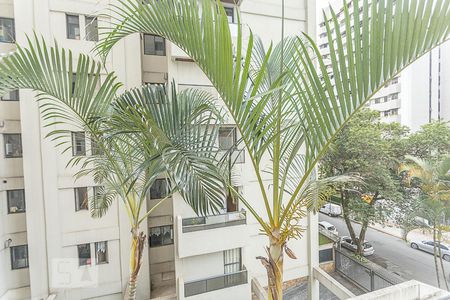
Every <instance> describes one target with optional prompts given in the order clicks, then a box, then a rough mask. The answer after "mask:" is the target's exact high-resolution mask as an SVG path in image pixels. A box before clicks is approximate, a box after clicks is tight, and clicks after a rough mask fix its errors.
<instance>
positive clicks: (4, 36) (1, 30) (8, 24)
mask: <svg viewBox="0 0 450 300" xmlns="http://www.w3.org/2000/svg"><path fill="white" fill-rule="evenodd" d="M15 40H16V36H15V29H14V19H10V18H0V42H3V43H14V42H15Z"/></svg>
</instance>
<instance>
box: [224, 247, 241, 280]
mask: <svg viewBox="0 0 450 300" xmlns="http://www.w3.org/2000/svg"><path fill="white" fill-rule="evenodd" d="M223 265H224V271H225V274H230V273H236V272H239V271H241V248H236V249H230V250H225V251H223Z"/></svg>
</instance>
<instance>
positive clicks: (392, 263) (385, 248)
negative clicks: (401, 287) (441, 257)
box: [319, 214, 450, 287]
mask: <svg viewBox="0 0 450 300" xmlns="http://www.w3.org/2000/svg"><path fill="white" fill-rule="evenodd" d="M319 219H320V220H323V221H327V222H330V223H331V224H333V225H335V226H336V229H337V230H338V232H339V235H340V236H342V235H348V230H347V226H346V225H345V222H344V220H343V219H341V218H332V217H328V216H326V215H323V214H320V216H319ZM354 227H355V229H356V230H357V231H358V232H359V229H360V226H359V224H354ZM366 240H368V241H369V242H370V243H372V245H373V247H374V249H375V254H374V255H372V256H369V257H368V258H369V259H370V260H371V261H373V262H375V263H377V264H378V265H380V266H382V267H384V268H386V269H388V270H389V271H391V272H393V273H396V274H398V275H399V276H401V277H403V278H405V279H407V280H409V279H416V280H418V281H421V282H424V283H427V284H430V285H433V286H436V287H437V279H436V272H435V269H434V259H433V255H431V254H429V253H426V252H423V251H420V250H414V249H412V248H411V247H410V246H409V245H408V244H407V243H405V242H404V241H403V240H402V239H400V238H398V237H395V236H393V235H392V234H387V233H385V232H381V231H379V230H375V229H373V228H368V230H367V234H366ZM444 268H445V272H446V274H447V279H448V274H449V272H450V263H449V262H445V261H444ZM440 276H441V278H442V274H441V275H440Z"/></svg>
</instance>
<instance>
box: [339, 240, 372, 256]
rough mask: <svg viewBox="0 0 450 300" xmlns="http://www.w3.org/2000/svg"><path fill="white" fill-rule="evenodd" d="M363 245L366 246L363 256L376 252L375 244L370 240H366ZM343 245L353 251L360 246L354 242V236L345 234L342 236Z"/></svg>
mask: <svg viewBox="0 0 450 300" xmlns="http://www.w3.org/2000/svg"><path fill="white" fill-rule="evenodd" d="M363 246H364V250H363V253H362V255H363V256H369V255H372V254H373V253H374V252H375V250H374V249H373V246H372V245H371V244H370V243H369V242H368V241H366V240H365V241H364V243H363ZM341 247H344V248H347V249H348V250H350V251H353V252H356V250H357V249H358V246H357V245H356V244H355V243H353V240H352V238H351V237H349V236H343V237H342V238H341Z"/></svg>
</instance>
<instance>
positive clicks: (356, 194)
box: [320, 109, 408, 254]
mask: <svg viewBox="0 0 450 300" xmlns="http://www.w3.org/2000/svg"><path fill="white" fill-rule="evenodd" d="M407 132H408V129H407V128H405V127H403V126H401V125H400V124H398V123H391V124H386V123H383V122H381V121H380V120H379V113H378V112H375V111H371V110H368V109H364V110H362V111H361V112H359V113H357V114H356V115H355V117H354V118H353V119H352V120H350V122H348V123H347V124H346V125H345V126H344V127H343V129H342V131H341V132H340V133H339V134H338V135H337V137H336V138H335V139H334V140H333V142H332V144H331V146H330V150H329V151H328V152H327V154H326V155H325V156H324V158H323V159H322V161H321V165H320V166H321V167H320V170H321V174H322V175H323V176H336V175H342V174H351V173H357V174H358V175H360V176H361V177H362V178H363V181H364V184H362V185H359V186H346V187H343V188H341V189H340V190H339V191H338V192H339V195H340V198H341V203H342V208H343V217H344V219H345V222H346V224H347V227H348V230H349V232H350V236H351V237H352V239H353V241H354V242H355V243H356V244H357V245H358V253H359V254H361V253H362V252H361V251H362V250H363V248H362V241H364V237H365V233H366V230H367V226H368V225H369V223H371V222H374V221H380V220H383V219H384V218H385V217H386V215H388V214H389V213H390V207H391V205H383V204H382V202H385V201H396V200H397V199H399V198H401V193H400V192H399V180H398V177H397V176H396V174H397V168H398V164H399V162H400V161H401V160H402V155H403V152H404V148H405V143H404V137H405V135H406V134H407ZM380 200H383V201H380ZM352 219H353V220H357V221H361V223H362V228H361V231H360V232H359V233H356V232H355V230H354V228H353V225H352V223H351V220H352Z"/></svg>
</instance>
